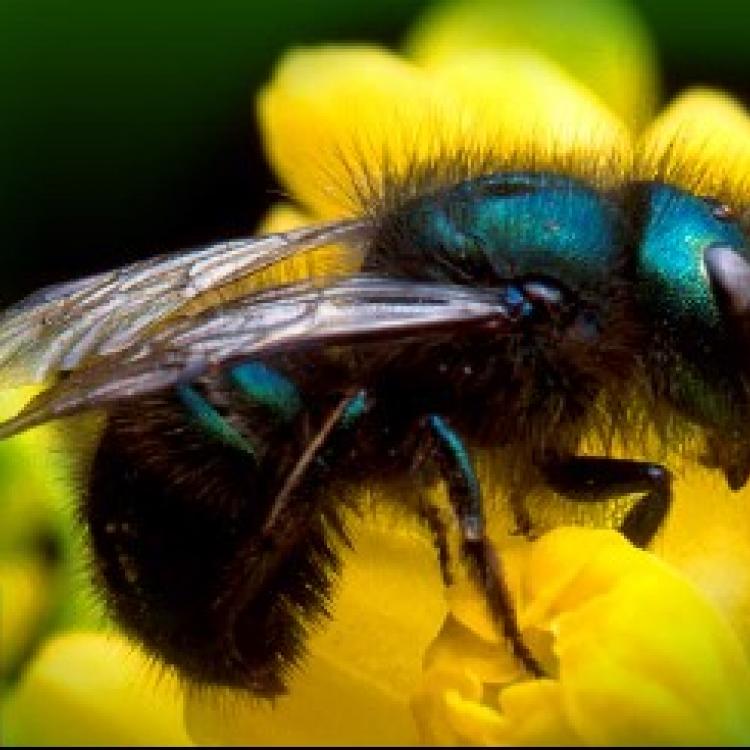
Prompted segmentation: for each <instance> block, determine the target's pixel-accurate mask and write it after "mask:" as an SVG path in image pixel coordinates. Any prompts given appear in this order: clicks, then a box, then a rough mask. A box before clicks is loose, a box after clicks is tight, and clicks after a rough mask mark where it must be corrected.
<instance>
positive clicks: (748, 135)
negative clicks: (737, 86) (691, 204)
mask: <svg viewBox="0 0 750 750" xmlns="http://www.w3.org/2000/svg"><path fill="white" fill-rule="evenodd" d="M636 177H638V178H640V179H646V180H648V179H659V180H663V181H665V182H669V183H671V184H674V185H677V186H678V187H682V188H685V189H687V190H689V191H691V192H694V193H696V194H698V195H704V196H709V197H713V198H717V199H719V200H722V201H725V202H726V203H728V204H729V205H730V206H737V207H744V206H746V205H747V203H748V202H749V201H750V118H748V116H747V113H746V112H745V110H744V109H743V107H742V106H741V105H740V103H739V102H737V101H736V100H735V99H733V98H732V97H730V96H728V95H727V94H723V93H721V92H718V91H711V90H709V89H692V90H690V91H687V92H685V93H684V94H682V95H681V96H680V97H678V98H677V99H675V101H674V102H672V104H671V105H670V106H669V107H668V108H667V109H666V110H665V111H664V112H663V113H662V114H661V115H659V117H658V118H657V119H656V120H655V121H654V122H653V123H652V124H651V126H650V127H649V128H648V129H647V130H646V131H645V132H644V134H643V136H642V138H641V139H640V142H639V144H638V146H637V163H636Z"/></svg>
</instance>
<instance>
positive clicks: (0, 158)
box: [0, 0, 750, 305]
mask: <svg viewBox="0 0 750 750" xmlns="http://www.w3.org/2000/svg"><path fill="white" fill-rule="evenodd" d="M427 4H428V3H427V2H426V1H425V0H370V2H368V3H367V4H366V5H362V4H360V3H354V2H351V0H307V1H302V2H300V1H299V0H273V2H263V1H262V0H261V1H260V2H258V1H253V0H213V1H212V2H206V1H205V0H158V2H154V0H107V2H101V1H100V0H74V1H70V2H65V1H64V0H3V1H2V3H0V91H1V92H2V113H1V114H0V238H1V242H2V245H0V247H2V257H3V273H2V274H1V275H0V304H2V305H4V304H7V303H8V302H10V301H12V300H15V299H17V298H18V297H19V296H21V295H22V294H24V293H26V292H28V291H30V290H32V289H34V288H35V287H38V286H40V285H42V284H47V283H52V282H55V281H60V280H63V279H68V278H73V277H75V276H78V275H81V274H84V273H89V272H92V271H96V270H102V269H105V268H108V267H111V266H113V265H117V264H121V263H123V262H126V261H130V260H134V259H137V258H142V257H145V256H148V255H151V254H153V253H156V252H161V251H166V250H173V249H177V248H182V247H189V246H191V245H194V244H197V243H202V242H208V241H211V240H214V239H218V238H222V237H230V236H237V235H241V234H246V233H248V232H252V230H253V227H254V226H255V224H256V222H257V220H258V218H259V217H260V216H261V215H262V213H263V211H264V209H265V208H266V207H267V206H268V204H269V203H270V201H271V199H272V197H273V195H272V192H271V191H272V189H273V187H274V182H273V179H272V177H271V175H270V173H269V171H268V169H267V167H266V165H265V163H264V161H263V156H262V153H261V150H260V146H259V141H258V136H257V132H256V129H255V123H254V112H253V94H254V92H255V91H256V89H257V88H258V86H259V85H260V84H262V83H263V82H264V81H265V80H267V79H268V77H269V75H270V73H271V71H272V69H273V65H274V62H275V61H276V60H277V59H278V57H279V55H280V54H281V53H282V51H283V50H284V49H285V48H287V47H289V46H290V45H299V44H305V43H315V42H321V41H340V40H369V41H379V42H383V43H386V44H389V45H397V44H398V43H399V41H400V40H401V39H402V37H403V35H404V33H405V31H406V30H407V28H408V26H409V25H410V23H411V22H412V20H413V19H414V17H415V16H416V15H417V14H418V13H419V11H420V10H421V9H422V8H423V7H424V6H426V5H427ZM634 5H635V6H636V7H637V8H638V9H639V10H640V11H641V13H642V15H643V17H644V19H645V21H646V23H647V25H648V26H649V27H650V29H651V31H652V32H653V34H654V36H655V37H656V41H657V45H658V52H659V56H660V59H661V63H662V70H663V73H664V84H665V91H664V94H665V97H666V98H668V97H669V96H670V95H671V94H673V93H674V92H676V91H678V90H679V89H681V88H682V87H684V86H686V85H688V84H694V83H708V84H714V85H717V86H720V87H723V88H726V89H729V90H731V91H732V92H733V93H735V94H736V95H737V96H739V97H741V98H742V99H743V100H744V101H745V102H748V100H749V99H750V74H749V73H748V71H750V44H748V38H750V33H749V32H750V9H749V8H748V5H747V3H746V2H745V0H713V1H712V2H705V3H686V2H684V1H683V0H635V2H634Z"/></svg>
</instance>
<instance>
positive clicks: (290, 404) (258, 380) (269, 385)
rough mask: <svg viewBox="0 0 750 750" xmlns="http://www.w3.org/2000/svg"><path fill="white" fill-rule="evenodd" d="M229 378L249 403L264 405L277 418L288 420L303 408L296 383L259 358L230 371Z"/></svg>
mask: <svg viewBox="0 0 750 750" xmlns="http://www.w3.org/2000/svg"><path fill="white" fill-rule="evenodd" d="M229 378H230V380H231V381H232V383H233V384H234V385H235V386H237V388H239V390H240V392H241V393H242V394H243V395H245V396H246V397H247V399H248V401H250V402H251V403H252V404H255V405H257V406H264V407H266V408H267V409H268V411H269V412H270V413H271V415H272V416H274V417H275V418H276V419H278V420H279V421H283V422H288V421H290V420H292V419H294V417H296V416H297V414H299V412H300V410H301V409H302V399H301V398H300V394H299V391H298V389H297V386H296V385H295V384H294V383H293V382H292V381H291V380H289V378H287V377H286V376H285V375H282V374H281V373H280V372H278V371H277V370H274V369H273V368H271V367H268V366H267V365H264V364H263V363H262V362H246V363H244V364H242V365H238V366H237V367H233V368H232V369H231V370H230V371H229Z"/></svg>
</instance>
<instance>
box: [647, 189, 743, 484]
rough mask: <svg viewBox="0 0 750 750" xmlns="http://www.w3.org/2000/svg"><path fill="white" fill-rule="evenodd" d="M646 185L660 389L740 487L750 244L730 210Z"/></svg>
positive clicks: (651, 356) (651, 357) (650, 314)
mask: <svg viewBox="0 0 750 750" xmlns="http://www.w3.org/2000/svg"><path fill="white" fill-rule="evenodd" d="M641 189H642V191H643V193H642V197H643V200H642V202H641V206H642V211H643V214H642V215H643V217H644V221H643V229H642V233H641V238H640V243H639V244H638V251H637V264H636V277H637V292H638V297H639V304H640V306H641V309H642V310H643V311H644V313H645V316H646V319H645V324H646V326H647V328H648V329H649V330H651V331H653V334H654V335H653V339H652V342H651V345H650V347H649V351H648V352H647V354H646V356H647V359H648V361H649V364H650V367H651V372H652V373H653V377H654V381H655V382H656V383H657V389H658V393H659V395H660V396H661V397H663V398H666V399H667V400H668V401H670V402H671V403H672V404H673V405H674V406H676V407H677V409H678V410H679V411H680V412H682V413H683V414H684V415H686V416H687V417H688V418H689V419H691V420H692V421H694V422H695V423H697V424H699V425H701V426H702V427H704V428H706V430H707V432H708V433H709V441H710V443H711V445H712V446H713V448H712V452H713V453H714V454H715V456H714V459H713V460H714V465H717V466H720V468H722V469H724V471H725V473H726V475H727V478H728V480H729V483H730V485H732V486H733V487H735V488H737V487H739V486H741V485H743V484H744V483H745V481H746V479H747V476H748V474H750V448H748V447H747V446H748V445H750V247H748V242H747V238H746V236H745V234H744V233H743V231H742V227H741V225H740V223H739V221H738V220H737V218H736V217H735V215H734V214H733V212H732V211H731V210H730V209H729V208H728V207H727V206H724V205H722V204H721V203H719V202H717V201H714V200H711V199H706V198H701V197H697V196H695V195H693V194H691V193H688V192H685V191H683V190H680V189H677V188H675V187H672V186H669V185H664V184H660V183H649V184H646V185H642V186H641ZM730 464H731V465H730ZM738 464H742V466H741V467H740V466H739V465H738Z"/></svg>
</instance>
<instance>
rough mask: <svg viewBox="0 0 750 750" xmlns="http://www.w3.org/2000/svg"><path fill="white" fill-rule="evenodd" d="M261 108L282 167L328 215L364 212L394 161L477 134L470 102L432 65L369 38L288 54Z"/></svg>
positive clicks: (396, 167)
mask: <svg viewBox="0 0 750 750" xmlns="http://www.w3.org/2000/svg"><path fill="white" fill-rule="evenodd" d="M258 114H259V118H260V125H261V131H262V135H263V140H264V145H265V150H266V153H267V155H268V157H269V159H270V161H271V164H272V166H273V168H274V169H275V170H276V172H277V174H278V175H279V176H280V178H281V179H282V181H283V182H284V184H285V185H286V186H287V188H289V190H290V191H291V193H292V195H294V197H295V198H297V199H299V200H300V201H301V202H302V204H303V205H304V206H305V208H307V209H308V210H309V211H311V213H312V214H313V215H315V216H317V217H319V218H328V217H335V216H341V215H345V214H348V213H354V212H358V211H359V208H360V203H361V200H360V198H361V196H360V195H359V194H358V191H362V192H364V193H367V192H368V191H370V190H371V187H372V186H371V185H369V184H368V181H369V180H373V181H375V183H377V182H378V180H379V177H380V175H381V172H382V170H383V169H384V167H385V166H386V161H387V167H388V168H389V170H392V171H393V172H394V173H396V174H401V173H403V172H404V171H405V170H406V169H407V168H408V166H409V165H410V164H412V163H413V162H414V160H415V159H419V158H420V157H424V156H425V155H435V154H436V153H440V152H441V149H445V148H448V147H450V146H451V145H453V144H456V143H458V144H462V143H465V142H467V141H468V138H467V137H466V136H465V134H466V133H467V132H470V131H467V129H466V119H465V115H464V113H463V112H462V109H461V107H460V106H459V105H458V103H457V102H456V101H455V100H454V99H453V98H452V97H451V96H450V94H449V93H448V92H445V91H444V90H442V89H441V88H440V87H439V86H438V85H437V84H436V83H435V82H434V81H432V80H431V79H430V77H429V76H428V75H427V73H425V72H424V71H422V70H421V69H419V68H418V67H417V66H415V65H413V64H411V63H409V62H407V61H405V60H402V59H400V58H399V57H397V56H396V55H393V54H390V53H389V52H386V51H385V50H382V49H379V48H377V47H366V46H359V47H358V46H351V47H345V46H341V47H321V48H315V49H300V50H296V51H293V52H291V53H289V54H288V55H287V56H286V57H285V58H283V59H282V61H281V63H280V64H279V66H278V68H277V69H276V72H275V74H274V77H273V80H272V81H271V83H270V84H269V85H268V86H266V88H265V89H264V90H263V91H262V92H261V94H260V96H259V99H258ZM462 134H463V135H464V136H465V137H462Z"/></svg>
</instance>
